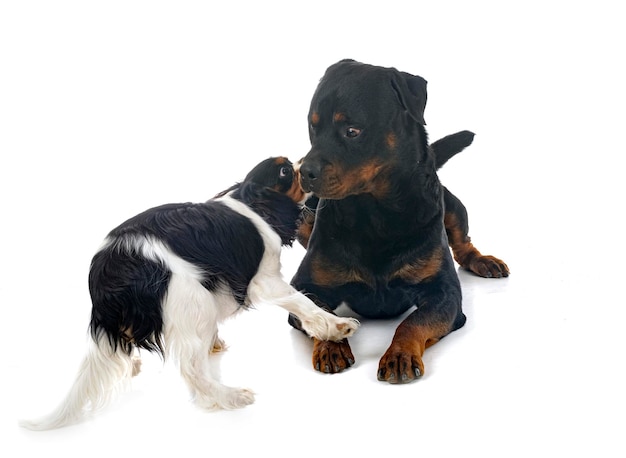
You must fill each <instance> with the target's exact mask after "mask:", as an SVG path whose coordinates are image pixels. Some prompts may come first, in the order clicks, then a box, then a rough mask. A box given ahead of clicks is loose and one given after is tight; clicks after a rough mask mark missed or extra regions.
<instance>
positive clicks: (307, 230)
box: [296, 196, 319, 248]
mask: <svg viewBox="0 0 626 458" xmlns="http://www.w3.org/2000/svg"><path fill="white" fill-rule="evenodd" d="M318 202H319V199H318V198H317V197H315V196H311V197H309V198H308V199H307V201H306V203H305V205H304V207H303V208H302V211H301V213H300V222H299V224H298V231H297V233H296V238H297V240H298V242H299V243H300V245H302V246H303V247H304V248H307V247H308V246H309V238H310V237H311V231H313V223H314V222H315V213H316V211H317V204H318Z"/></svg>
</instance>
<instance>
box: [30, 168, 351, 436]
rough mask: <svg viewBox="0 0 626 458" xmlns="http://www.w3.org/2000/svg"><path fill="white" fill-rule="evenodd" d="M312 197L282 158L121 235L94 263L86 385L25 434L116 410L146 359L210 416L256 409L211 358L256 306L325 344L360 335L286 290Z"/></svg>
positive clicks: (116, 232)
mask: <svg viewBox="0 0 626 458" xmlns="http://www.w3.org/2000/svg"><path fill="white" fill-rule="evenodd" d="M306 197H307V195H306V194H305V193H304V192H303V191H302V189H301V187H300V180H299V174H298V172H297V170H296V169H295V168H294V166H293V165H292V163H291V162H290V161H289V160H288V159H287V158H284V157H277V158H276V157H275V158H269V159H266V160H265V161H263V162H261V163H260V164H258V165H257V166H256V167H255V168H254V169H253V170H252V171H251V172H250V173H249V174H248V175H247V176H246V178H245V179H244V180H243V181H242V182H240V183H237V184H235V185H234V186H232V187H231V188H229V189H227V190H226V191H224V192H222V193H220V194H218V195H217V196H216V197H215V198H213V199H211V200H209V201H207V202H204V203H184V204H167V205H163V206H159V207H155V208H152V209H150V210H147V211H145V212H143V213H140V214H139V215H137V216H135V217H133V218H131V219H129V220H128V221H126V222H124V223H122V224H121V225H120V226H118V227H117V228H115V229H113V230H112V231H111V232H110V233H109V235H108V236H107V237H106V239H105V240H104V243H103V244H102V247H101V248H100V250H99V251H98V252H97V253H96V254H95V256H94V258H93V260H92V263H91V269H90V272H89V292H90V295H91V300H92V312H91V322H90V326H89V330H90V336H91V339H90V345H89V349H88V352H87V355H86V357H85V359H84V361H83V362H82V365H81V367H80V370H79V372H78V375H77V377H76V380H75V382H74V385H73V386H72V388H71V390H70V391H69V393H68V395H67V397H66V398H65V400H64V401H63V402H62V403H61V405H60V406H59V407H58V408H57V409H56V410H54V411H53V412H52V413H50V414H49V415H48V416H46V417H44V418H41V419H39V420H34V421H23V422H21V425H22V426H24V427H26V428H30V429H35V430H42V429H51V428H58V427H62V426H66V425H69V424H73V423H76V422H78V421H80V420H81V419H82V418H83V417H84V416H85V415H86V414H88V413H90V412H93V411H95V410H96V409H98V408H100V407H102V406H104V405H105V404H106V403H107V402H108V401H110V399H111V398H112V396H113V394H114V393H116V392H117V391H119V388H120V387H122V386H124V385H125V383H123V382H127V381H129V380H130V378H131V377H132V376H133V375H135V374H136V373H137V372H138V369H139V365H140V361H139V359H138V358H137V356H135V355H136V354H137V353H138V352H136V351H134V350H135V349H145V350H147V351H150V352H155V353H158V354H160V355H161V356H162V357H166V356H167V357H170V358H172V359H173V360H174V361H175V362H176V364H177V365H178V367H179V369H180V373H181V375H182V377H183V379H184V380H185V382H186V384H187V386H188V387H189V389H190V391H191V393H192V396H193V399H194V401H195V403H196V404H197V405H198V406H200V407H203V408H205V409H235V408H240V407H243V406H246V405H248V404H251V403H252V402H254V394H253V393H252V391H250V390H248V389H241V388H234V387H230V386H225V385H223V384H221V383H220V382H219V380H217V379H216V378H215V377H214V376H213V375H212V373H215V372H216V371H215V370H213V369H215V368H214V367H213V369H212V366H214V365H215V364H216V363H217V362H216V361H214V360H213V359H214V358H211V355H210V354H211V353H213V352H215V351H219V350H221V349H222V348H223V347H224V343H223V342H222V341H221V339H220V338H219V337H218V324H219V323H220V322H221V321H222V320H224V319H225V318H228V317H230V316H232V315H233V314H235V313H236V312H238V311H240V310H245V309H247V308H249V307H251V306H252V305H253V304H255V303H260V302H268V303H273V304H276V305H278V306H280V307H282V308H284V309H285V310H287V311H288V312H289V313H291V314H294V315H296V316H297V317H299V318H300V320H301V321H302V326H303V327H304V329H305V330H306V331H307V333H308V334H309V335H311V336H314V337H316V338H318V339H322V340H333V341H340V340H342V339H344V338H346V337H348V336H350V335H352V334H353V333H354V332H355V330H356V329H357V327H358V326H359V323H358V321H356V320H355V319H353V318H340V317H337V316H335V315H332V314H330V313H328V312H326V311H324V310H322V309H321V308H319V307H318V306H316V305H315V304H314V303H313V302H311V300H309V299H308V298H307V297H305V296H304V295H303V294H301V293H300V292H298V291H296V290H295V289H294V288H293V287H292V286H290V285H289V284H288V283H286V282H285V281H284V280H283V278H282V275H281V272H280V268H281V266H280V252H281V247H282V246H283V245H291V243H292V242H293V240H294V239H295V235H296V230H297V227H298V222H299V219H300V212H301V205H302V203H303V202H304V200H305V199H306Z"/></svg>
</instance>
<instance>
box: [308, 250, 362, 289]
mask: <svg viewBox="0 0 626 458" xmlns="http://www.w3.org/2000/svg"><path fill="white" fill-rule="evenodd" d="M311 278H312V280H313V282H314V283H315V284H316V285H320V286H340V285H345V284H346V283H365V284H367V285H370V286H373V284H374V279H373V276H372V275H366V274H364V273H363V272H359V271H358V270H356V269H351V268H349V267H345V266H341V265H337V264H333V263H330V262H328V261H325V260H324V259H322V258H320V257H317V258H315V259H314V260H313V261H312V263H311Z"/></svg>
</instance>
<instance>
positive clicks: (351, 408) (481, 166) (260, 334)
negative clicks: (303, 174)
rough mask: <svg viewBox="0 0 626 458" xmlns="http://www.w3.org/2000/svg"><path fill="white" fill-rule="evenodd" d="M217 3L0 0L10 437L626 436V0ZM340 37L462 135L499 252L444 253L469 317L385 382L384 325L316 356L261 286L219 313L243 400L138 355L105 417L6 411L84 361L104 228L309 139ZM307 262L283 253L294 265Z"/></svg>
mask: <svg viewBox="0 0 626 458" xmlns="http://www.w3.org/2000/svg"><path fill="white" fill-rule="evenodd" d="M225 3H226V2H187V1H179V2H163V1H142V2H137V1H106V2H88V1H75V2H69V1H41V2H32V1H19V2H18V1H14V2H11V1H6V2H2V3H1V4H0V66H1V69H0V153H1V155H2V156H1V157H2V163H1V166H0V173H1V177H0V199H1V209H2V215H3V216H2V222H1V224H0V231H1V232H0V235H1V237H0V240H2V245H1V246H2V251H1V258H0V259H1V262H0V307H2V311H3V314H2V316H3V319H2V320H1V321H0V323H1V325H2V332H1V334H0V339H1V340H0V357H1V361H2V375H1V377H0V383H1V384H2V389H1V390H0V405H1V406H2V408H1V409H0V412H1V413H0V434H1V435H2V438H1V439H0V455H2V456H5V457H9V456H11V457H16V456H17V457H22V456H24V457H26V456H28V457H33V456H43V455H52V454H59V455H63V456H68V457H74V456H97V457H99V456H107V457H108V456H167V455H172V454H174V455H175V456H189V455H194V456H217V454H218V453H219V455H220V456H233V457H234V456H244V454H247V455H249V456H250V455H252V456H255V455H256V454H258V453H269V454H270V455H269V456H319V455H325V456H347V455H348V454H350V455H354V456H362V455H364V454H367V456H397V455H413V456H427V455H434V454H436V455H437V456H444V457H445V456H453V455H454V456H459V455H461V454H473V455H470V456H494V457H502V456H576V455H580V456H583V455H588V456H598V457H612V456H622V457H623V456H625V454H626V446H624V442H623V439H622V436H623V433H624V426H625V424H626V418H625V414H624V409H625V408H626V399H625V395H624V377H625V376H626V371H625V369H624V339H623V335H624V331H623V325H624V323H625V318H626V314H625V313H624V306H625V305H626V304H625V301H624V295H623V289H624V285H623V283H624V276H623V271H622V260H623V258H624V254H625V253H624V246H623V241H622V236H623V224H624V223H623V221H624V218H623V213H624V211H623V210H624V204H623V197H624V195H625V193H624V183H623V181H624V179H623V164H624V160H623V159H624V153H625V152H626V151H625V148H624V122H625V116H624V105H625V102H626V97H625V90H624V84H625V81H626V71H625V70H624V43H626V34H625V33H624V32H623V30H624V13H623V6H620V5H619V2H605V1H595V2H578V1H572V2H556V1H555V2H550V1H541V2H534V1H527V2H517V3H511V2H495V1H494V2H456V3H449V2H445V1H442V2H419V1H412V2H404V3H403V2H395V1H391V0H387V1H385V2H367V1H358V2H357V1H353V2H342V1H323V0H322V1H316V2H302V3H298V2H284V3H278V2H272V1H263V2H241V1H239V2H238V1H232V2H229V3H228V6H223V4H225ZM426 4H428V6H427V5H426ZM347 57H350V58H353V59H357V60H360V61H363V62H367V63H371V64H377V65H382V66H394V67H396V68H398V69H400V70H403V71H407V72H410V73H414V74H419V75H421V76H423V77H425V78H426V79H427V80H428V82H429V85H428V89H429V99H428V105H427V109H426V121H427V123H428V125H427V128H428V130H429V133H430V136H431V139H432V140H435V139H437V138H439V137H441V136H443V135H446V134H449V133H452V132H455V131H458V130H461V129H470V130H472V131H474V132H476V134H477V135H476V140H475V142H474V144H473V145H472V146H471V147H470V148H469V149H467V150H466V151H465V152H463V154H462V155H460V156H458V157H456V158H454V159H453V160H452V161H450V162H449V163H448V164H447V165H446V167H445V169H444V170H443V171H442V172H441V179H442V181H443V183H444V184H445V185H446V186H448V187H449V188H450V189H451V190H452V191H453V192H454V193H455V194H456V195H458V196H459V197H460V198H461V199H462V200H463V202H464V203H465V204H466V206H467V208H468V210H469V212H470V227H471V231H470V234H471V235H472V238H473V241H474V242H475V244H476V246H477V247H478V248H479V249H480V250H482V251H483V252H485V253H488V254H494V255H496V256H499V257H501V258H503V259H504V260H505V261H506V262H507V263H508V264H509V266H510V268H511V272H512V274H511V277H510V278H509V279H505V280H487V279H479V278H476V277H474V276H471V275H468V274H466V273H464V272H461V273H460V275H461V280H462V284H463V289H464V295H465V305H464V307H465V312H466V314H467V315H468V323H467V325H466V326H465V327H464V328H463V329H461V330H459V331H457V332H455V333H454V334H452V335H450V336H449V337H447V338H446V339H444V340H443V341H442V342H441V343H439V344H437V345H436V346H434V347H432V348H431V349H429V350H427V353H426V356H425V363H426V371H427V372H426V375H425V376H424V377H423V378H422V379H421V380H420V381H418V382H416V383H412V384H409V385H404V386H391V385H388V384H384V383H381V382H378V381H377V380H376V369H377V365H378V359H379V358H380V356H381V355H382V354H383V353H384V351H385V349H386V346H387V345H388V344H389V342H390V341H391V337H392V335H393V331H394V328H395V326H396V324H397V322H398V320H391V321H383V322H381V321H364V323H363V326H362V328H361V329H360V330H359V332H358V334H357V336H355V337H354V338H353V339H352V341H351V343H352V349H353V351H354V353H355V356H356V358H357V363H356V364H355V366H354V367H353V368H351V369H350V370H349V371H347V372H345V373H342V374H338V375H332V376H331V375H323V374H319V373H317V372H315V371H314V370H313V369H312V367H311V363H310V353H311V345H310V343H309V342H308V341H307V340H306V339H305V338H304V337H303V336H302V335H300V334H299V333H298V332H296V331H293V330H292V329H291V328H290V327H289V326H288V325H287V323H286V313H285V312H284V311H283V310H281V309H277V308H276V309H275V308H272V307H269V306H262V307H259V308H258V309H257V310H255V311H252V312H249V313H247V314H245V315H240V316H239V317H238V318H236V319H234V320H232V321H229V322H228V323H227V325H226V326H224V328H223V337H224V338H225V339H226V340H227V342H228V344H229V345H230V349H229V351H228V352H226V353H225V354H224V356H223V357H222V373H223V380H224V381H225V382H227V383H229V384H233V385H238V386H245V387H249V388H252V389H253V390H254V391H255V392H256V393H257V400H256V403H255V404H253V405H252V406H249V407H247V408H245V409H243V410H240V411H232V412H214V413H206V412H202V411H199V410H198V409H196V408H195V407H194V406H193V405H192V404H191V403H190V402H189V399H188V395H187V391H186V388H185V387H184V386H183V384H182V381H181V380H179V378H178V376H177V374H176V372H175V370H174V368H173V367H171V366H170V365H169V364H165V366H164V365H163V364H161V362H160V361H159V360H158V359H156V358H154V359H152V358H150V357H147V358H146V363H145V370H144V373H143V374H142V375H140V376H139V377H137V378H136V379H135V380H134V382H133V388H132V391H131V392H129V393H128V394H125V395H124V396H122V398H121V399H119V401H118V402H117V403H115V404H114V405H113V406H111V407H110V408H109V409H107V410H106V411H104V412H102V413H101V414H99V415H98V416H96V417H95V419H93V420H91V421H88V422H86V423H84V424H81V425H79V426H75V427H70V428H66V429H62V430H59V431H52V432H43V433H34V432H30V431H25V430H22V429H20V428H18V426H17V420H18V418H22V417H29V416H33V415H35V416H37V415H39V414H43V413H46V412H47V411H48V410H50V409H51V408H53V407H54V406H55V405H56V403H57V402H58V401H60V399H61V398H62V396H63V394H64V393H65V392H66V390H67V389H68V388H69V386H70V383H71V381H72V379H73V377H74V375H75V371H76V369H77V367H78V364H79V362H80V359H81V358H82V356H83V354H84V353H83V352H84V349H85V341H86V331H87V325H88V320H89V313H90V303H89V296H88V291H87V273H88V267H89V262H90V260H91V257H92V255H93V254H94V252H95V251H96V250H97V248H98V246H99V244H100V242H101V241H102V239H103V238H104V236H105V235H106V234H107V232H108V231H109V230H110V229H112V228H113V227H114V226H116V225H117V224H119V223H120V222H121V221H123V220H125V219H126V218H128V217H130V216H132V215H134V214H136V213H137V212H139V211H142V210H144V209H146V208H148V207H151V206H154V205H158V204H162V203H166V202H179V201H202V200H206V199H208V198H210V197H211V196H212V195H214V194H215V193H216V192H218V191H220V190H222V189H224V188H226V187H228V186H230V185H231V184H233V183H234V182H235V181H238V180H241V179H242V178H243V177H244V176H245V174H246V173H247V171H248V169H249V168H250V167H251V166H252V165H254V164H256V163H257V162H259V161H260V160H261V159H264V158H265V157H268V156H274V155H286V156H289V157H290V158H291V159H293V160H296V159H299V158H300V157H302V156H303V155H304V154H306V152H307V151H308V147H309V144H308V136H307V124H306V114H307V111H308V104H309V101H310V98H311V95H312V94H313V91H314V89H315V86H316V84H317V81H318V80H319V78H320V77H321V76H322V74H323V73H324V71H325V69H326V67H327V66H328V65H330V64H332V63H334V62H336V61H337V60H340V59H342V58H347ZM301 256H302V250H301V249H300V248H299V247H294V248H293V249H290V250H286V251H285V253H284V258H283V267H284V269H283V270H284V274H285V278H287V279H290V278H291V276H292V275H293V272H294V270H295V268H296V266H297V264H298V261H299V259H300V258H301ZM4 449H6V450H4ZM9 450H10V451H9ZM253 454H254V455H253Z"/></svg>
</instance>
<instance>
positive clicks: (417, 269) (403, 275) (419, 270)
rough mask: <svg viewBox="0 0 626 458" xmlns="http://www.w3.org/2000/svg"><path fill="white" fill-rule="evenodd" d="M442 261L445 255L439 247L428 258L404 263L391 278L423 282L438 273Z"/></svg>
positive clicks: (409, 281)
mask: <svg viewBox="0 0 626 458" xmlns="http://www.w3.org/2000/svg"><path fill="white" fill-rule="evenodd" d="M442 262H443V255H442V252H441V248H439V249H437V250H435V251H434V252H433V253H432V254H431V255H430V256H429V257H427V258H424V259H417V260H415V261H413V262H410V263H407V264H405V265H403V266H402V267H400V268H399V269H398V270H396V271H395V272H394V273H393V274H392V275H391V278H392V279H393V278H399V279H401V280H404V281H406V282H408V283H421V282H423V281H424V280H428V279H429V278H432V277H434V276H435V275H437V273H438V272H439V270H440V269H441V264H442Z"/></svg>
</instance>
